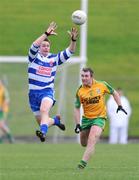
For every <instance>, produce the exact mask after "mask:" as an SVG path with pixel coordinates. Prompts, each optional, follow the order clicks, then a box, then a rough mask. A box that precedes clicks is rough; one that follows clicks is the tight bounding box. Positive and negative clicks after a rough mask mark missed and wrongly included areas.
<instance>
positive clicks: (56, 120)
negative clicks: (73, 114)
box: [53, 116, 60, 126]
mask: <svg viewBox="0 0 139 180" xmlns="http://www.w3.org/2000/svg"><path fill="white" fill-rule="evenodd" d="M53 119H54V125H56V126H58V125H60V120H59V117H58V116H55V117H54V118H53Z"/></svg>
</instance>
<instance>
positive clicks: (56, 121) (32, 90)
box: [28, 22, 78, 142]
mask: <svg viewBox="0 0 139 180" xmlns="http://www.w3.org/2000/svg"><path fill="white" fill-rule="evenodd" d="M56 28H57V25H56V23H55V22H51V23H50V25H49V27H48V28H47V29H46V31H45V32H44V33H43V34H42V35H41V36H40V37H38V38H37V39H36V40H35V41H34V42H33V44H32V45H31V47H30V49H29V55H28V82H29V103H30V107H31V110H32V111H33V113H34V115H35V118H36V120H37V122H38V124H39V126H40V129H38V130H37V131H36V135H37V136H38V137H39V138H40V140H41V142H44V141H45V139H46V134H47V131H48V128H49V127H50V126H52V125H56V126H58V127H59V128H60V129H61V130H65V125H64V124H62V123H61V121H60V116H59V115H56V116H55V117H54V118H50V117H49V111H50V109H51V108H52V106H53V105H54V104H55V98H54V80H55V76H56V70H57V67H58V66H59V65H61V64H63V63H64V62H66V61H67V60H68V59H69V58H70V57H71V56H72V55H73V54H74V52H75V49H76V40H77V37H78V30H77V28H75V27H73V28H72V29H71V31H69V32H68V33H69V35H70V42H69V46H68V47H67V48H66V49H65V50H63V51H60V52H59V53H57V54H52V53H50V46H51V43H50V41H49V40H48V38H49V36H51V35H57V33H56V32H55V30H56Z"/></svg>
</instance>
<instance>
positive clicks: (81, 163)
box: [78, 160, 87, 169]
mask: <svg viewBox="0 0 139 180" xmlns="http://www.w3.org/2000/svg"><path fill="white" fill-rule="evenodd" d="M86 165H87V162H86V161H83V160H81V161H80V163H79V164H78V168H80V169H84V168H85V167H86Z"/></svg>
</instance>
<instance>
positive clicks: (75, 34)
mask: <svg viewBox="0 0 139 180" xmlns="http://www.w3.org/2000/svg"><path fill="white" fill-rule="evenodd" d="M68 33H69V35H70V38H71V41H70V45H69V50H70V51H71V52H75V49H76V41H77V38H78V29H77V28H75V27H73V28H72V29H71V31H68Z"/></svg>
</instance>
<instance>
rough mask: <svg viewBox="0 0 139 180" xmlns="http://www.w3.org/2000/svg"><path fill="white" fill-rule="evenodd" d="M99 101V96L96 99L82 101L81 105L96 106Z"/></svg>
mask: <svg viewBox="0 0 139 180" xmlns="http://www.w3.org/2000/svg"><path fill="white" fill-rule="evenodd" d="M99 100H100V96H96V97H93V98H91V97H89V98H85V99H83V100H82V102H81V103H83V104H86V105H88V104H96V103H99Z"/></svg>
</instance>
